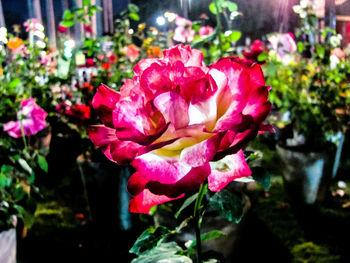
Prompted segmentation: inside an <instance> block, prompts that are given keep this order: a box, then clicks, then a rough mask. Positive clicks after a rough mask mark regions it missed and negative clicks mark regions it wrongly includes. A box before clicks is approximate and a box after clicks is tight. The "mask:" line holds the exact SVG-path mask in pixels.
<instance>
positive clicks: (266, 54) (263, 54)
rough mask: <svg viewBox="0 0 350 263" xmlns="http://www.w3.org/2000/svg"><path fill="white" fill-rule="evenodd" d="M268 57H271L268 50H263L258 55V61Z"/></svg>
mask: <svg viewBox="0 0 350 263" xmlns="http://www.w3.org/2000/svg"><path fill="white" fill-rule="evenodd" d="M268 57H269V54H268V53H267V52H263V53H261V54H260V55H259V56H258V61H259V62H262V61H265V60H267V59H268Z"/></svg>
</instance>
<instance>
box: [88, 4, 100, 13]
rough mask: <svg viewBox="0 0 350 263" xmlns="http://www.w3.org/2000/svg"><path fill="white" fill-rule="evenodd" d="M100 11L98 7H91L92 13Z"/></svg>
mask: <svg viewBox="0 0 350 263" xmlns="http://www.w3.org/2000/svg"><path fill="white" fill-rule="evenodd" d="M99 10H100V8H99V7H98V6H97V5H93V6H91V7H90V11H91V12H97V11H99Z"/></svg>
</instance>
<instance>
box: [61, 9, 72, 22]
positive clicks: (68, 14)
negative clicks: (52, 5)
mask: <svg viewBox="0 0 350 263" xmlns="http://www.w3.org/2000/svg"><path fill="white" fill-rule="evenodd" d="M73 18H74V15H73V14H72V12H71V11H69V10H66V11H64V14H63V20H65V21H68V20H72V19H73Z"/></svg>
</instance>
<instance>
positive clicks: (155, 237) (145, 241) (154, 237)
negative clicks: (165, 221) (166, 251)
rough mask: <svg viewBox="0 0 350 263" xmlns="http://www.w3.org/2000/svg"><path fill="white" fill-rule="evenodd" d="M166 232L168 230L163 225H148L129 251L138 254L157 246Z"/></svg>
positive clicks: (168, 232) (168, 231)
mask: <svg viewBox="0 0 350 263" xmlns="http://www.w3.org/2000/svg"><path fill="white" fill-rule="evenodd" d="M168 234H170V230H169V229H168V228H166V227H164V226H159V227H157V228H154V227H149V228H147V229H146V230H145V231H143V233H142V234H141V235H140V236H139V237H138V239H137V240H136V242H135V243H134V245H133V246H132V248H131V249H130V250H129V252H130V253H134V254H136V255H138V256H139V255H141V254H143V253H145V252H146V251H148V250H151V249H152V248H154V247H156V246H158V245H159V244H160V243H161V242H162V241H163V239H164V238H165V237H166V236H167V235H168Z"/></svg>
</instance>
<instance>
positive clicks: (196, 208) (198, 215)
mask: <svg viewBox="0 0 350 263" xmlns="http://www.w3.org/2000/svg"><path fill="white" fill-rule="evenodd" d="M207 186H208V185H207V183H203V184H202V185H201V187H200V188H199V191H198V196H197V199H196V203H195V205H194V212H193V218H194V221H195V223H194V229H195V232H196V248H197V263H201V262H202V255H201V253H202V244H201V231H200V227H201V223H202V214H201V210H202V207H201V204H202V199H203V197H204V195H205V193H206V192H207Z"/></svg>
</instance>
